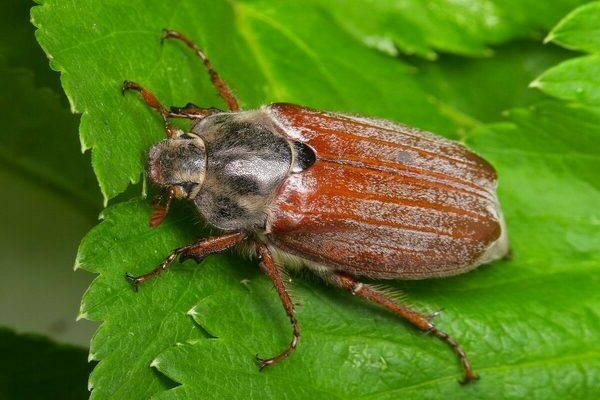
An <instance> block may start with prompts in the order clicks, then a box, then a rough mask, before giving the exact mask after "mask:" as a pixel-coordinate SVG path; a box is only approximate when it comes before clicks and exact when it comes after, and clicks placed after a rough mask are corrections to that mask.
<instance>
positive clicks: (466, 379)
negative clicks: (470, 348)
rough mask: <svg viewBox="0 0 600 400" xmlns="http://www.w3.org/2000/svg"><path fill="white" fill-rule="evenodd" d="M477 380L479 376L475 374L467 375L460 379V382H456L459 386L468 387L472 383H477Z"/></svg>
mask: <svg viewBox="0 0 600 400" xmlns="http://www.w3.org/2000/svg"><path fill="white" fill-rule="evenodd" d="M478 380H479V375H476V374H469V375H465V377H464V378H463V379H461V380H460V381H458V383H460V384H461V385H468V384H469V383H471V382H473V383H475V382H477V381H478Z"/></svg>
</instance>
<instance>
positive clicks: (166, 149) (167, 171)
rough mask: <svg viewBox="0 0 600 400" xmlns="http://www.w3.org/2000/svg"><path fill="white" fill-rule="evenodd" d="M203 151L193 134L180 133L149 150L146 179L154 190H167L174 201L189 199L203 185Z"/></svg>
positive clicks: (199, 141) (204, 153)
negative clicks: (156, 186) (154, 185)
mask: <svg viewBox="0 0 600 400" xmlns="http://www.w3.org/2000/svg"><path fill="white" fill-rule="evenodd" d="M205 171H206V151H205V147H204V142H203V141H202V139H201V138H200V137H199V136H197V135H195V134H194V133H182V134H180V135H177V136H176V137H174V138H170V139H166V140H163V141H162V142H160V143H157V144H155V145H154V146H152V148H151V149H150V153H149V156H148V176H149V177H150V181H151V182H152V183H154V184H156V185H158V186H162V187H166V188H168V189H169V195H170V196H172V197H176V198H188V199H193V198H194V197H196V195H197V194H198V192H199V191H200V187H201V186H202V182H203V181H204V174H205Z"/></svg>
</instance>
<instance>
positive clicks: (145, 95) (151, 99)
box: [121, 81, 177, 138]
mask: <svg viewBox="0 0 600 400" xmlns="http://www.w3.org/2000/svg"><path fill="white" fill-rule="evenodd" d="M130 90H133V91H135V92H138V93H139V94H140V95H141V96H142V99H143V100H144V103H146V105H147V106H148V107H150V108H153V109H155V110H156V111H158V113H159V114H160V116H161V117H162V119H163V123H164V125H165V132H166V134H167V137H168V138H172V137H175V136H177V132H176V131H175V129H174V128H173V127H172V126H171V125H170V124H169V120H168V119H167V118H168V117H169V111H168V110H167V109H166V108H165V107H164V106H163V105H162V104H160V101H158V99H157V98H156V96H155V95H154V94H153V93H152V92H151V91H149V90H148V89H144V88H143V87H142V86H141V85H140V84H139V83H135V82H131V81H124V82H123V86H122V87H121V93H123V95H125V93H127V92H128V91H130Z"/></svg>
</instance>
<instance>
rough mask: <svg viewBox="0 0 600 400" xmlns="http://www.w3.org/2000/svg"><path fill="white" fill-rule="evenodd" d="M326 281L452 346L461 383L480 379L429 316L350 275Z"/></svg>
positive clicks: (334, 274) (462, 352) (333, 274)
mask: <svg viewBox="0 0 600 400" xmlns="http://www.w3.org/2000/svg"><path fill="white" fill-rule="evenodd" d="M326 279H328V280H329V281H330V282H331V283H333V284H334V285H336V286H339V287H341V288H343V289H346V290H348V291H350V292H351V293H352V294H354V295H357V296H360V297H364V298H365V299H367V300H370V301H372V302H374V303H377V304H379V305H381V306H383V307H385V308H387V309H388V310H390V311H391V312H393V313H394V314H396V315H398V316H400V317H402V318H404V319H405V320H407V321H408V322H410V323H411V324H412V325H414V326H415V327H417V328H418V329H420V330H421V331H423V332H427V333H431V334H433V335H434V336H437V337H438V338H439V339H440V340H442V341H443V342H444V343H446V344H447V345H448V346H450V348H451V349H452V351H453V352H454V353H455V354H456V356H457V357H458V359H459V361H460V363H461V365H462V367H463V371H464V379H463V380H462V381H461V383H469V382H471V381H473V380H476V379H477V378H478V377H477V375H475V373H474V372H473V369H472V368H471V363H470V362H469V359H468V358H467V355H466V354H465V352H464V350H463V349H462V347H460V345H459V344H458V343H457V342H456V341H455V340H454V339H452V338H451V337H450V336H448V334H447V333H445V332H442V331H441V330H439V329H437V328H436V327H435V326H434V325H433V324H432V323H431V321H430V320H429V318H427V316H425V315H422V314H420V313H418V312H416V311H413V310H411V309H409V308H407V307H404V306H401V305H400V304H397V303H396V302H394V301H393V300H392V299H390V298H389V297H387V296H386V295H384V294H383V293H381V292H378V291H377V290H375V289H373V288H372V287H371V286H369V285H366V284H364V283H361V282H359V281H357V280H355V279H354V278H352V277H351V276H349V275H346V274H343V273H332V274H330V275H327V276H326Z"/></svg>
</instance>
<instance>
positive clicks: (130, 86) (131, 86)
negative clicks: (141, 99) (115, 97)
mask: <svg viewBox="0 0 600 400" xmlns="http://www.w3.org/2000/svg"><path fill="white" fill-rule="evenodd" d="M130 90H140V85H138V84H137V83H135V82H132V81H123V86H121V94H122V95H123V96H125V93H127V92H128V91H130Z"/></svg>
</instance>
